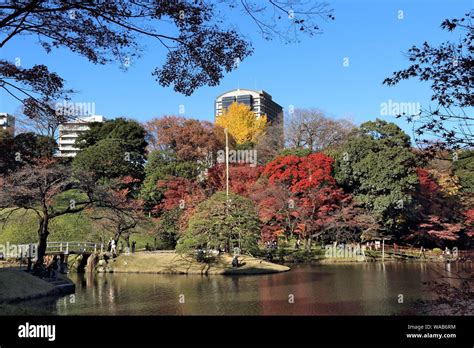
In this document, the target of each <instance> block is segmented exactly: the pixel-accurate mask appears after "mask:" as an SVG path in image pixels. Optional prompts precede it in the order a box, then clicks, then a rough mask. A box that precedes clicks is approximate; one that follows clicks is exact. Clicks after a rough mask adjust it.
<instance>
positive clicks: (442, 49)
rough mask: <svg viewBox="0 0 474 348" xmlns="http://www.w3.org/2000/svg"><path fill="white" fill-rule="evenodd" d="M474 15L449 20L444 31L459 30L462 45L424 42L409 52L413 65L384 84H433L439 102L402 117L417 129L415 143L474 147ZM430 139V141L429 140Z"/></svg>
mask: <svg viewBox="0 0 474 348" xmlns="http://www.w3.org/2000/svg"><path fill="white" fill-rule="evenodd" d="M473 18H474V11H471V12H469V13H466V14H465V16H464V17H462V18H454V19H446V20H444V21H443V22H442V23H441V28H442V29H444V30H447V31H450V32H454V31H455V30H459V33H460V34H461V36H460V40H459V41H458V42H454V41H446V42H443V43H441V44H440V45H438V46H434V45H432V44H430V43H428V42H424V43H423V45H422V46H421V47H417V46H412V47H411V48H410V49H409V50H408V54H407V56H408V60H409V61H410V62H411V65H410V66H409V67H408V68H406V69H402V70H399V71H396V72H394V73H393V75H392V76H391V77H388V78H386V79H385V80H384V81H383V83H384V84H386V85H388V86H393V85H396V84H398V83H399V82H401V81H403V80H408V79H413V78H415V79H418V80H420V81H426V82H428V83H430V87H431V91H432V96H431V101H433V102H435V105H434V106H432V107H428V108H424V109H423V110H422V111H421V113H420V114H419V115H398V117H401V116H403V117H405V118H406V119H407V121H408V122H412V123H413V124H414V125H415V140H416V141H417V142H419V143H421V144H422V145H433V141H435V140H438V141H440V142H437V143H435V144H434V145H436V146H438V147H439V146H440V145H442V146H443V147H447V148H465V147H467V148H469V147H472V146H474V133H473V132H474V131H473V129H472V125H473V122H474V116H473V115H472V107H473V106H474V97H473V94H472V86H473V85H474V60H473V53H474V45H473V40H474V26H473V25H472V19H473ZM427 137H428V138H427Z"/></svg>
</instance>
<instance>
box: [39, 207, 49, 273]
mask: <svg viewBox="0 0 474 348" xmlns="http://www.w3.org/2000/svg"><path fill="white" fill-rule="evenodd" d="M48 224H49V219H48V215H45V216H44V217H43V218H42V219H41V220H40V226H39V229H38V237H39V240H38V258H37V261H36V264H38V265H40V266H42V265H43V259H44V255H45V254H46V246H47V243H48V234H49V231H48Z"/></svg>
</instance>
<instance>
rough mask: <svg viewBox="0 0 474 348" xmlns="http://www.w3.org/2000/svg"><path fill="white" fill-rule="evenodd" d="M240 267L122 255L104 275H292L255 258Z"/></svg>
mask: <svg viewBox="0 0 474 348" xmlns="http://www.w3.org/2000/svg"><path fill="white" fill-rule="evenodd" d="M239 261H240V263H241V265H240V266H239V267H236V268H234V267H232V257H231V256H230V255H228V254H224V255H220V256H219V257H217V258H216V259H215V261H214V262H212V263H201V262H197V261H196V259H195V258H193V257H188V256H184V255H180V254H176V253H162V252H138V253H134V254H129V255H124V254H122V255H120V256H119V257H117V258H116V259H114V260H109V262H108V264H107V268H105V267H103V265H102V266H101V265H99V268H101V267H102V268H101V269H100V270H101V271H109V272H117V273H166V274H223V275H232V274H268V273H278V272H286V271H289V270H290V268H289V267H287V266H283V265H278V264H274V263H271V262H266V261H263V260H260V259H257V258H255V257H251V256H240V257H239Z"/></svg>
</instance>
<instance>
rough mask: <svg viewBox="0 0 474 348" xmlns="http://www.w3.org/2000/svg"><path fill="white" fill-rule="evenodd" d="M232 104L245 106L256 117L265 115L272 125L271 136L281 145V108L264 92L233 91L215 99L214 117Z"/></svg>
mask: <svg viewBox="0 0 474 348" xmlns="http://www.w3.org/2000/svg"><path fill="white" fill-rule="evenodd" d="M232 103H241V104H245V105H247V106H248V107H249V108H250V109H251V110H252V111H253V112H255V115H257V117H259V116H262V115H266V116H267V120H268V121H269V122H270V124H271V125H272V136H273V137H278V138H280V139H279V143H281V145H283V108H282V107H281V106H280V105H279V104H277V103H276V102H275V101H274V100H273V99H272V96H271V95H270V94H268V93H267V92H265V91H263V90H262V91H253V90H250V89H234V90H232V91H228V92H225V93H222V94H221V95H219V96H218V97H217V98H216V102H215V117H217V116H220V115H222V114H223V113H224V112H225V111H226V110H227V108H228V107H229V106H230V105H231V104H232Z"/></svg>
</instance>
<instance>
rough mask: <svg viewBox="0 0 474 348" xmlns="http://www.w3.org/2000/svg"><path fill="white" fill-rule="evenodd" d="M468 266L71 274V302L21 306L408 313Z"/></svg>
mask: <svg viewBox="0 0 474 348" xmlns="http://www.w3.org/2000/svg"><path fill="white" fill-rule="evenodd" d="M471 267H472V266H471V265H470V264H461V265H459V264H455V263H454V264H425V263H402V262H397V263H395V262H387V263H365V264H346V265H294V266H292V268H293V269H292V270H291V271H290V272H286V273H281V274H273V275H261V276H238V277H237V276H196V275H189V276H186V275H155V274H79V275H71V278H72V279H73V280H74V281H75V283H76V286H77V288H76V294H75V300H74V301H69V300H68V298H67V297H65V298H62V299H59V300H54V301H51V302H48V300H43V301H40V302H38V301H31V302H29V303H26V304H25V306H22V307H23V308H29V309H30V310H31V312H32V313H33V312H35V313H37V311H38V308H41V310H43V311H45V312H48V313H50V314H60V315H368V314H373V315H393V314H400V313H407V312H408V313H410V312H411V313H413V312H412V310H413V304H414V302H415V301H416V300H418V299H423V298H425V299H426V298H429V297H430V294H429V293H427V292H426V291H425V289H426V287H425V286H424V285H423V282H426V281H429V280H434V279H439V277H440V276H441V275H446V274H448V273H449V272H456V273H457V272H459V271H461V270H463V269H464V270H465V271H469V272H470V271H472V269H471ZM400 294H402V295H403V303H400V302H399V295H400ZM38 303H40V304H38Z"/></svg>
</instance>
